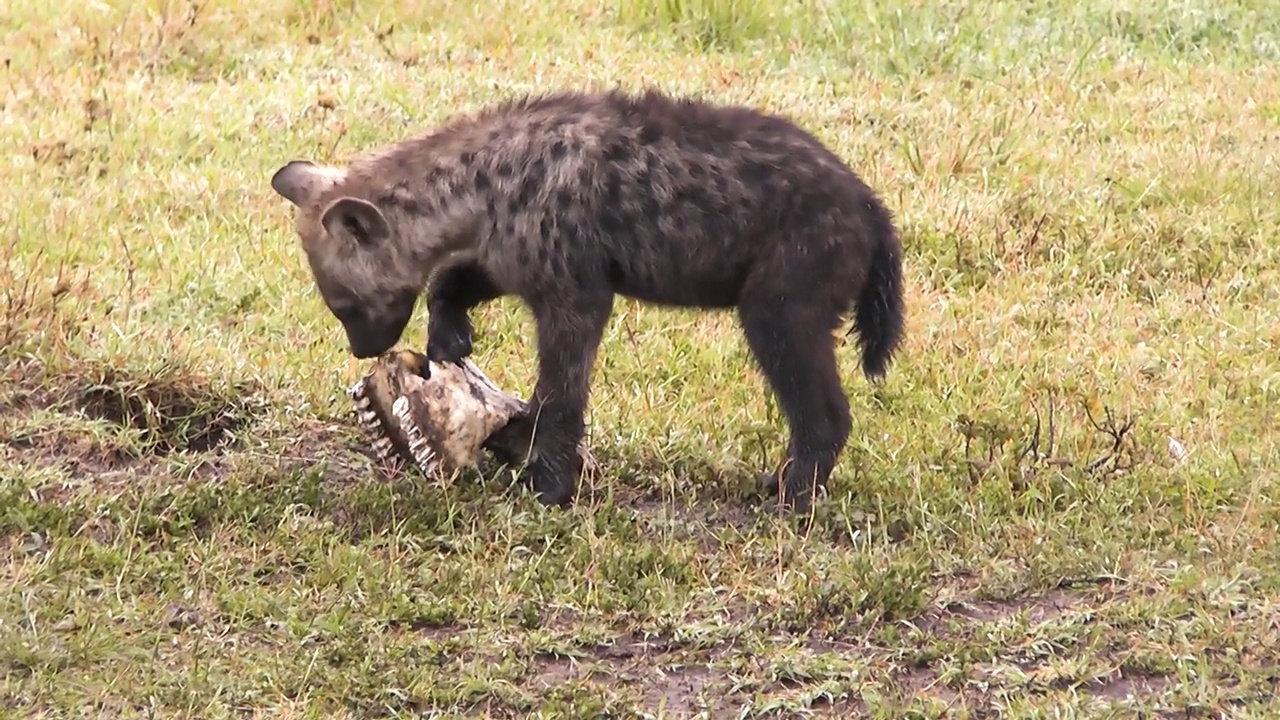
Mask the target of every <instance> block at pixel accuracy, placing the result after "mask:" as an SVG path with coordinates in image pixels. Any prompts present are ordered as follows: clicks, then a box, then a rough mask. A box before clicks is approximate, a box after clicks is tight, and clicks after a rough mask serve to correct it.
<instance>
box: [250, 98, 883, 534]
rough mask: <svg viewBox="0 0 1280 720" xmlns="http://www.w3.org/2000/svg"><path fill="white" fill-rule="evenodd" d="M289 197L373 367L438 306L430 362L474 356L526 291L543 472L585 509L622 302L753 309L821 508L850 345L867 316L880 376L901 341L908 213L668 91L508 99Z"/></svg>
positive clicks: (767, 363) (867, 343)
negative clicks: (483, 327)
mask: <svg viewBox="0 0 1280 720" xmlns="http://www.w3.org/2000/svg"><path fill="white" fill-rule="evenodd" d="M271 184H272V187H273V188H275V190H276V191H277V192H278V193H279V194H280V195H282V196H283V197H285V198H287V199H288V200H289V201H290V202H292V203H293V204H294V205H295V206H296V207H297V217H296V225H297V232H298V234H299V235H300V237H301V242H302V245H303V247H304V248H305V249H306V255H307V258H308V262H309V264H310V266H311V270H312V273H313V275H314V277H315V281H316V284H317V286H318V288H319V291H320V293H321V295H322V296H323V298H324V301H325V303H326V304H327V306H328V307H329V309H330V311H332V313H333V314H334V316H336V317H337V319H338V320H339V321H340V322H341V323H342V325H343V327H344V328H345V330H346V334H347V339H348V342H349V344H350V348H351V352H352V353H353V354H354V355H355V356H356V357H360V358H368V357H372V356H375V355H378V354H380V353H382V352H384V351H386V350H388V349H390V348H391V347H392V346H393V345H395V344H396V343H397V342H398V341H399V339H400V337H401V334H402V332H403V331H404V328H405V326H406V324H407V323H408V321H409V318H410V315H411V314H412V312H413V309H414V305H415V303H416V302H417V299H418V296H419V295H420V294H421V293H422V292H423V291H424V290H425V291H426V292H427V310H428V315H429V320H428V333H427V355H428V356H429V357H430V358H431V359H433V360H435V361H437V362H444V361H457V360H459V359H461V358H464V357H466V356H468V355H469V354H470V353H471V339H472V328H471V323H470V320H469V318H468V311H469V310H470V309H471V308H472V307H474V306H476V305H477V304H479V303H483V302H485V301H488V300H491V299H493V298H497V297H500V296H505V295H515V296H518V297H519V298H520V299H521V300H522V301H523V302H524V303H526V304H527V306H528V307H529V308H530V310H531V311H532V313H533V315H534V318H535V320H536V325H537V348H538V349H537V352H538V361H539V368H538V379H537V383H536V387H535V391H534V393H533V396H532V398H531V403H532V410H533V412H532V413H531V415H530V417H531V418H534V419H536V420H531V422H536V433H534V434H533V439H532V442H531V445H530V448H531V449H530V454H529V456H528V457H527V458H523V459H525V460H527V461H528V465H527V467H526V470H525V472H526V478H527V479H528V480H529V481H531V484H532V486H533V489H534V491H535V492H536V493H537V494H538V496H539V497H540V499H541V501H542V502H544V503H546V504H563V503H567V502H569V501H570V500H571V498H572V497H573V495H574V494H575V491H576V487H577V472H576V466H575V460H576V457H577V454H576V448H577V443H578V441H579V439H580V437H581V436H582V433H583V431H584V427H583V414H584V410H585V407H586V404H587V401H588V396H589V388H590V378H591V372H592V367H593V365H594V362H595V357H596V353H597V349H598V346H599V343H600V339H601V335H602V331H603V329H604V327H605V324H606V321H607V320H608V318H609V317H610V314H611V312H612V308H613V302H614V296H615V295H617V294H621V295H624V296H628V297H631V298H635V299H638V300H640V301H644V302H650V303H657V304H662V305H667V306H675V307H698V308H721V309H725V308H734V309H736V311H737V315H738V318H739V320H740V321H741V325H742V329H743V332H744V334H745V336H746V340H747V343H748V344H749V346H750V348H751V351H752V353H753V355H754V357H755V359H756V361H757V362H758V364H759V367H760V369H761V371H762V372H763V374H764V375H765V376H766V378H767V379H768V382H769V384H770V386H771V387H772V389H773V391H774V393H775V394H776V396H777V398H778V401H779V404H780V406H781V407H782V409H783V411H784V413H785V415H786V418H787V420H788V423H789V426H790V444H789V446H788V449H787V452H786V456H785V458H784V460H785V463H784V469H783V470H782V471H781V478H782V481H781V482H778V480H777V478H778V477H779V475H778V474H772V475H770V476H769V477H770V479H771V481H772V482H771V488H772V490H773V491H774V492H780V494H781V495H782V499H783V501H784V502H785V503H789V504H791V505H792V506H793V507H795V508H797V509H807V508H808V506H809V505H810V503H811V502H812V500H811V495H812V493H813V491H814V490H816V488H817V487H819V486H821V485H822V484H823V483H824V482H825V481H826V479H827V477H828V476H829V475H830V473H831V471H832V468H833V467H834V465H835V463H836V459H837V457H838V455H839V454H840V452H841V450H842V449H843V447H844V445H845V442H846V441H847V438H848V435H849V432H850V424H851V421H850V411H849V404H848V400H847V399H846V397H845V395H844V393H843V391H842V388H841V382H840V371H839V369H838V368H837V365H836V356H835V335H834V331H836V329H837V328H838V327H839V326H840V325H841V324H842V322H843V318H845V317H847V316H850V315H851V316H852V321H853V327H854V328H855V329H856V330H857V333H858V338H859V340H860V342H861V349H862V358H861V364H862V369H863V371H864V373H865V374H866V375H867V376H868V377H871V378H877V377H880V376H882V375H883V374H884V373H885V371H886V369H887V366H888V365H889V362H890V358H891V356H892V355H893V354H894V352H895V350H896V348H897V346H898V343H899V340H900V337H901V335H902V329H903V297H902V270H901V262H902V260H901V255H902V252H901V245H900V241H899V238H898V235H897V232H896V230H895V228H894V224H893V218H892V215H891V213H890V212H889V211H888V210H887V209H886V208H885V206H884V205H883V204H882V202H881V201H880V199H879V198H878V197H877V196H876V194H875V192H874V191H873V190H872V189H871V188H869V187H868V186H867V185H866V184H865V183H864V182H863V181H862V180H861V179H860V178H859V177H858V176H857V175H856V174H855V173H854V171H853V170H851V169H850V168H849V167H848V166H847V165H846V164H845V163H844V162H843V161H842V160H841V159H840V158H839V157H838V156H836V155H835V154H834V153H832V152H831V151H830V150H828V149H827V148H826V147H824V146H823V145H822V144H821V143H820V142H819V141H818V140H817V139H816V138H815V137H814V136H813V135H811V134H810V133H808V132H806V131H805V130H803V129H801V128H800V127H798V126H797V125H796V124H794V123H793V122H791V121H789V120H787V119H785V118H783V117H779V116H777V115H772V114H768V113H764V112H761V111H758V110H756V109H752V108H748V107H741V106H732V105H719V104H713V103H710V102H706V101H703V100H697V99H690V98H676V97H671V96H667V95H664V94H661V93H659V92H656V91H647V92H643V93H638V94H633V93H625V92H622V91H616V90H615V91H607V92H557V93H552V94H547V95H542V96H535V97H524V98H521V99H517V100H511V101H507V102H504V103H501V104H497V105H495V106H492V107H489V108H487V109H484V110H481V111H479V112H477V113H475V114H473V115H470V116H466V117H461V118H457V119H454V120H452V121H450V122H448V123H447V124H444V125H443V126H442V127H439V128H437V129H435V130H432V131H430V132H427V133H424V134H421V135H418V136H416V137H412V138H409V139H406V140H403V141H401V142H397V143H395V144H392V145H389V146H387V147H384V148H382V149H378V150H376V151H373V152H370V153H368V154H365V155H363V156H361V157H359V158H357V159H356V160H354V161H353V162H352V163H351V164H350V165H349V166H347V167H345V168H334V167H329V166H321V165H316V164H312V163H310V162H306V161H300V160H294V161H291V162H289V163H288V164H286V165H284V166H283V167H282V168H280V169H279V170H278V171H277V172H276V173H275V175H274V177H273V178H272V181H271Z"/></svg>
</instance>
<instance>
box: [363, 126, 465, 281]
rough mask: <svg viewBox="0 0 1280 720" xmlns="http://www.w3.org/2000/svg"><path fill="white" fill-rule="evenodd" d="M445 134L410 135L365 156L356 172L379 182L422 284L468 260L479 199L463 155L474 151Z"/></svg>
mask: <svg viewBox="0 0 1280 720" xmlns="http://www.w3.org/2000/svg"><path fill="white" fill-rule="evenodd" d="M471 144H473V143H469V142H467V141H465V140H464V138H460V137H450V136H449V135H448V134H444V135H435V136H426V137H420V138H414V139H411V140H407V141H404V142H401V143H397V144H395V145H392V146H390V147H388V148H386V149H384V150H383V151H381V152H379V153H377V154H373V155H369V156H367V157H366V158H365V159H364V162H363V163H361V164H362V165H363V166H364V167H363V168H361V174H362V175H363V176H364V177H367V178H369V180H370V181H371V182H373V183H377V184H378V185H380V186H381V188H380V191H379V192H378V193H377V194H378V195H379V196H380V200H381V202H380V203H379V204H380V205H381V206H382V207H383V209H384V212H388V213H389V214H390V215H392V216H393V222H394V223H395V224H396V225H397V226H398V229H399V232H397V233H395V237H396V239H395V242H396V243H398V244H399V248H398V249H399V250H400V254H401V255H402V256H404V258H405V261H406V262H407V263H408V264H409V265H410V266H412V267H414V268H416V269H417V270H418V272H420V273H421V280H422V282H423V283H424V284H425V283H426V282H427V281H428V280H429V279H430V277H431V276H433V275H435V274H436V273H437V272H439V271H441V270H444V269H447V268H449V267H452V266H454V265H458V264H462V263H466V262H468V261H469V260H471V259H473V258H474V257H475V254H476V250H477V242H478V239H479V238H478V233H477V230H478V227H479V219H480V216H481V213H482V211H483V210H484V200H483V198H481V197H479V195H478V193H477V188H476V184H475V182H474V178H473V176H472V174H471V172H472V168H470V167H469V166H468V164H467V163H466V162H464V160H463V158H462V156H463V154H464V153H465V154H474V149H473V148H471V147H470V145H471Z"/></svg>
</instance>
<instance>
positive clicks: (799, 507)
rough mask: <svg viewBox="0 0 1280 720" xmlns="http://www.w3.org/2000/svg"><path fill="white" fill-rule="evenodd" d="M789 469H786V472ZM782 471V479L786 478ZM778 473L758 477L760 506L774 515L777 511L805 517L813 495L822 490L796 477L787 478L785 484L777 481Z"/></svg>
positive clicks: (811, 504) (810, 508)
mask: <svg viewBox="0 0 1280 720" xmlns="http://www.w3.org/2000/svg"><path fill="white" fill-rule="evenodd" d="M789 469H790V467H788V470H789ZM786 472H787V471H784V474H783V475H782V477H786V474H785V473H786ZM779 477H780V476H779V473H775V472H766V473H763V474H761V475H760V477H759V481H758V484H757V489H758V492H759V494H760V495H761V496H763V497H762V500H763V502H762V503H761V506H762V507H763V508H764V509H765V511H766V512H768V513H770V514H775V513H777V512H778V511H779V510H782V511H784V512H790V513H795V514H797V515H805V514H807V513H808V512H810V511H811V510H812V509H813V505H814V500H815V497H814V496H815V495H820V494H821V493H822V488H820V487H818V486H815V485H814V484H813V483H806V482H804V480H802V479H800V478H796V477H787V479H786V481H785V482H782V481H780V480H779Z"/></svg>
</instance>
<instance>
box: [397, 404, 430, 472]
mask: <svg viewBox="0 0 1280 720" xmlns="http://www.w3.org/2000/svg"><path fill="white" fill-rule="evenodd" d="M391 412H392V414H394V415H395V416H396V419H397V420H398V421H400V427H401V429H403V430H404V436H405V437H406V438H407V439H408V440H409V454H410V455H412V456H413V459H414V461H415V462H417V463H418V467H419V468H421V469H422V470H424V471H426V472H428V473H432V472H434V471H435V470H436V464H437V463H436V453H435V451H434V450H432V449H431V446H430V444H428V443H427V439H426V438H424V437H423V436H422V428H420V427H418V423H417V422H416V421H414V419H413V416H412V415H410V414H409V401H408V400H407V399H405V398H403V397H398V398H396V401H395V402H394V403H392V405H391Z"/></svg>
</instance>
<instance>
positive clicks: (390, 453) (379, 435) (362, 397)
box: [347, 379, 403, 463]
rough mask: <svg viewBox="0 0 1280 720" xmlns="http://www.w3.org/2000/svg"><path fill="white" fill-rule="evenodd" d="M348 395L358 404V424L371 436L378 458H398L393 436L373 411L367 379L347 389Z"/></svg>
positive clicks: (388, 459) (386, 460) (382, 459)
mask: <svg viewBox="0 0 1280 720" xmlns="http://www.w3.org/2000/svg"><path fill="white" fill-rule="evenodd" d="M347 395H348V397H350V398H351V401H352V402H353V403H354V404H355V406H356V424H357V425H359V426H360V428H361V429H362V430H364V432H365V434H366V435H368V436H369V440H370V444H371V445H372V446H373V451H374V452H375V453H377V455H378V459H379V460H381V461H382V462H386V463H389V462H394V461H395V460H398V459H399V458H398V457H397V455H396V449H395V447H394V445H393V444H392V442H391V438H390V437H389V436H388V435H387V434H386V433H385V432H384V431H383V428H382V423H381V422H380V421H379V420H378V416H377V414H376V413H374V412H373V408H372V403H371V402H370V400H369V397H368V394H367V386H366V384H365V380H364V379H361V380H360V381H359V382H357V383H356V384H355V385H353V386H352V387H351V389H350V390H348V391H347ZM402 399H403V398H402ZM397 417H399V416H398V415H397Z"/></svg>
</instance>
